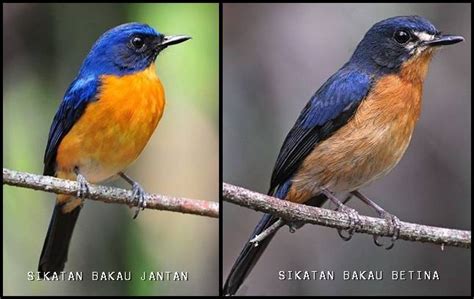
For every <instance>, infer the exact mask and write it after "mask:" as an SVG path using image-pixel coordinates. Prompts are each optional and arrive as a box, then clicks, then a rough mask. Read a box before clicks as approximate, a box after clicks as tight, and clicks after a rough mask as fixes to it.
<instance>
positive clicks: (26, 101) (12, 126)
mask: <svg viewBox="0 0 474 299" xmlns="http://www.w3.org/2000/svg"><path fill="white" fill-rule="evenodd" d="M132 21H135V22H142V23H147V24H149V25H150V26H152V27H154V28H155V29H156V30H158V31H159V32H162V33H165V34H186V35H190V36H192V40H190V41H188V42H186V43H183V44H181V45H179V46H176V47H173V48H169V49H166V50H165V51H163V52H162V53H161V54H160V55H159V57H158V59H157V72H158V75H159V76H160V78H161V81H162V83H163V85H164V87H165V92H166V99H167V103H166V108H165V112H164V114H163V117H162V119H161V121H160V124H159V125H158V128H157V129H156V131H155V133H154V134H153V136H152V139H151V140H150V142H149V143H148V145H147V146H146V148H145V150H144V152H143V153H142V154H141V156H140V157H139V159H138V160H137V161H136V162H135V163H134V164H133V165H132V166H131V167H130V168H129V170H128V171H127V173H128V174H129V175H130V176H131V177H133V178H135V179H136V180H137V181H138V182H140V184H141V185H142V186H143V187H144V189H145V190H146V191H147V192H150V193H159V194H166V195H172V196H182V197H188V198H196V199H203V200H211V201H217V200H218V198H219V197H218V190H219V126H218V120H219V115H218V111H219V105H218V104H219V98H218V96H219V5H218V4H215V3H214V4H4V5H3V144H4V146H3V161H4V162H3V166H4V167H8V168H11V169H16V170H21V171H28V172H32V173H37V174H40V173H42V172H43V153H44V149H45V147H46V141H47V137H48V131H49V126H50V124H51V121H52V119H53V116H54V114H55V112H56V109H57V107H58V105H59V102H60V101H61V98H62V96H63V95H64V92H65V90H66V89H67V87H68V85H69V83H70V82H71V81H72V80H73V79H74V77H75V76H76V74H77V72H78V70H79V67H80V65H81V63H82V60H83V59H84V58H85V56H86V55H87V53H88V51H89V49H90V48H91V46H92V44H93V43H94V42H95V41H96V39H97V38H98V37H99V36H100V35H101V34H102V33H104V32H105V31H106V30H108V29H110V28H112V27H114V26H117V25H119V24H122V23H126V22H132ZM108 184H109V185H116V186H120V187H122V188H129V185H127V184H126V183H125V182H123V180H117V181H115V182H111V183H108ZM54 198H55V197H54V195H52V194H50V193H45V192H37V191H32V190H28V189H21V188H15V187H11V186H4V187H3V212H4V215H3V216H4V218H3V261H4V263H3V287H4V289H3V293H4V294H6V295H66V294H67V295H217V294H218V279H219V260H218V256H219V251H218V250H219V243H218V242H219V238H218V233H219V226H218V224H219V222H218V220H217V219H212V218H207V217H200V216H193V215H184V214H180V213H171V212H160V211H152V210H145V211H142V212H141V213H140V216H139V217H138V219H137V220H132V216H133V212H134V211H133V210H130V209H128V207H127V206H124V205H113V204H112V205H110V204H104V203H101V202H92V201H86V204H85V206H84V208H83V209H82V211H81V215H80V217H79V219H78V222H77V225H76V229H75V232H74V235H73V237H72V240H71V247H70V249H69V259H68V262H67V264H66V269H65V270H66V271H84V277H85V278H86V279H85V280H84V281H80V282H42V281H34V282H30V281H27V276H26V273H27V272H28V271H36V269H37V265H38V259H39V255H40V252H41V248H42V246H43V241H44V238H45V236H46V231H47V229H48V223H49V220H50V217H51V213H52V209H53V205H54ZM90 271H132V272H133V273H134V279H133V280H132V281H130V282H127V281H126V282H120V281H119V282H100V281H90V279H89V278H88V277H89V276H90ZM142 271H188V272H189V281H187V282H172V281H171V282H170V281H141V280H139V279H138V275H139V274H140V272H142ZM87 273H89V274H87Z"/></svg>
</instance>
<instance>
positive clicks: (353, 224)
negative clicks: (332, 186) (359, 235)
mask: <svg viewBox="0 0 474 299" xmlns="http://www.w3.org/2000/svg"><path fill="white" fill-rule="evenodd" d="M321 192H322V193H323V194H324V195H326V197H327V198H328V199H329V200H331V201H332V202H333V203H334V204H336V206H337V208H336V211H341V212H343V213H346V214H347V216H348V217H349V221H350V222H349V228H348V229H346V230H347V236H345V235H344V234H343V233H342V232H343V231H345V230H341V229H338V230H337V233H338V234H339V236H340V237H341V239H343V240H344V241H349V240H350V239H352V236H353V235H354V232H355V230H356V229H357V228H358V227H359V226H360V217H359V213H358V212H357V211H356V210H354V209H352V208H349V207H348V206H346V205H344V203H346V202H348V201H349V200H350V199H351V196H349V197H347V198H346V199H345V200H344V203H342V202H341V201H340V200H339V199H337V197H336V196H334V194H332V192H331V191H329V190H327V189H323V190H321Z"/></svg>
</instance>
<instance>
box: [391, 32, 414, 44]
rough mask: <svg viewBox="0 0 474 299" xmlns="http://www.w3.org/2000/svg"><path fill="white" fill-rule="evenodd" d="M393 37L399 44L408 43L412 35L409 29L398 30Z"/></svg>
mask: <svg viewBox="0 0 474 299" xmlns="http://www.w3.org/2000/svg"><path fill="white" fill-rule="evenodd" d="M393 38H394V39H395V40H396V41H397V43H399V44H406V43H407V42H408V41H409V40H410V39H411V36H410V33H408V32H407V31H405V30H398V31H397V32H395V34H394V35H393Z"/></svg>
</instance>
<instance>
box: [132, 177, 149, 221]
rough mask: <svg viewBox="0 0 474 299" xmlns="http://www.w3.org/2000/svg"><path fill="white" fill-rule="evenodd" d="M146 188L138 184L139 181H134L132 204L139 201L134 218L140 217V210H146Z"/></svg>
mask: <svg viewBox="0 0 474 299" xmlns="http://www.w3.org/2000/svg"><path fill="white" fill-rule="evenodd" d="M145 194H146V193H145V190H144V189H143V188H142V186H140V184H138V183H137V182H133V185H132V200H131V202H130V203H131V204H134V203H137V210H136V211H135V215H134V216H133V219H136V218H137V217H138V213H140V210H144V209H145V208H146V198H145Z"/></svg>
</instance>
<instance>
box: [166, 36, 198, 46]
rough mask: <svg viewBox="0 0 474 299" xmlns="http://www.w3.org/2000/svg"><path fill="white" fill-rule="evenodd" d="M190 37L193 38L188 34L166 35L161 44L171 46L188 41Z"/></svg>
mask: <svg viewBox="0 0 474 299" xmlns="http://www.w3.org/2000/svg"><path fill="white" fill-rule="evenodd" d="M188 39H191V37H190V36H186V35H169V36H165V37H164V38H163V41H162V42H161V44H160V47H167V46H171V45H176V44H179V43H182V42H185V41H187V40H188Z"/></svg>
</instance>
